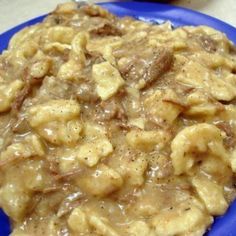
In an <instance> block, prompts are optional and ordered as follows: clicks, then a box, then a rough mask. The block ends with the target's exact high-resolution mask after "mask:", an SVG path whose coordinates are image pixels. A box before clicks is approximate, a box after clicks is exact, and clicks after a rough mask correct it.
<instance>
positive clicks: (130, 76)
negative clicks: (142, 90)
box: [119, 48, 174, 87]
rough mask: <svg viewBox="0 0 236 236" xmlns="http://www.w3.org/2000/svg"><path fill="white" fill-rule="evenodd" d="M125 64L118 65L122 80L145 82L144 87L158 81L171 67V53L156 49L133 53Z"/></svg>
mask: <svg viewBox="0 0 236 236" xmlns="http://www.w3.org/2000/svg"><path fill="white" fill-rule="evenodd" d="M134 53H135V54H134V55H133V56H130V57H129V58H128V60H127V61H128V63H127V64H122V65H119V70H120V73H121V74H122V76H123V77H124V79H126V80H128V81H131V82H132V81H135V82H139V81H140V80H144V81H145V85H144V87H146V86H147V85H149V84H151V83H152V82H154V81H155V80H157V79H159V78H160V77H161V76H162V75H163V74H165V73H166V72H168V71H169V70H170V68H171V66H172V62H173V58H174V57H173V53H172V51H171V50H169V49H167V48H158V49H155V50H152V51H151V50H150V51H148V52H134Z"/></svg>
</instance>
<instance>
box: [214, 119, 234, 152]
mask: <svg viewBox="0 0 236 236" xmlns="http://www.w3.org/2000/svg"><path fill="white" fill-rule="evenodd" d="M215 125H216V126H217V127H218V128H219V129H221V130H222V131H224V132H225V134H226V138H225V139H224V144H225V146H226V147H227V148H229V149H231V148H234V147H235V145H236V135H235V133H234V131H233V127H232V126H231V125H230V123H229V122H227V121H218V122H216V123H215Z"/></svg>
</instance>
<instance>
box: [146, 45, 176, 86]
mask: <svg viewBox="0 0 236 236" xmlns="http://www.w3.org/2000/svg"><path fill="white" fill-rule="evenodd" d="M173 59H174V57H173V53H172V52H171V51H170V50H168V49H165V48H161V49H160V50H158V51H156V52H154V58H153V59H152V60H151V61H150V64H149V65H150V66H149V68H148V76H149V78H148V79H149V81H150V82H152V81H153V80H156V79H158V78H159V77H161V76H162V75H163V74H164V73H165V72H167V71H168V70H169V69H170V68H171V65H172V62H173Z"/></svg>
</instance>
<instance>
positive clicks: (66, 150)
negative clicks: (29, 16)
mask: <svg viewBox="0 0 236 236" xmlns="http://www.w3.org/2000/svg"><path fill="white" fill-rule="evenodd" d="M0 133H1V136H0V207H1V208H3V210H4V211H5V212H6V214H7V215H8V216H9V217H10V218H11V221H12V234H11V235H12V236H42V235H48V236H69V235H71V236H77V235H84V236H89V235H90V236H126V235H129V236H174V235H175V236H198V235H203V234H204V232H205V231H206V230H207V229H208V228H209V227H210V225H211V223H212V222H213V216H218V215H222V214H224V213H225V211H226V210H227V208H228V206H229V204H230V203H231V201H232V200H234V198H235V196H236V195H235V172H236V50H235V47H234V46H233V44H232V43H231V42H230V41H229V40H228V39H227V38H226V36H225V35H224V34H223V33H221V32H218V31H216V30H214V29H212V28H209V27H206V26H199V27H183V28H177V29H173V28H172V27H171V24H170V23H168V22H167V23H165V24H162V25H152V24H149V23H145V22H142V21H138V20H135V19H133V18H130V17H124V18H117V17H115V16H114V15H112V14H111V13H109V12H107V11H106V10H105V9H103V8H101V7H98V6H84V7H81V8H80V9H78V8H77V5H76V4H74V3H67V4H64V5H60V6H58V7H57V9H56V10H55V11H54V12H52V13H51V14H49V16H48V17H46V18H45V20H44V21H43V22H42V23H40V24H37V25H34V26H31V27H28V28H25V29H23V30H22V31H20V32H19V33H17V34H16V35H15V36H14V37H13V38H12V39H11V41H10V44H9V47H8V49H7V50H6V51H4V52H3V54H2V55H1V56H0Z"/></svg>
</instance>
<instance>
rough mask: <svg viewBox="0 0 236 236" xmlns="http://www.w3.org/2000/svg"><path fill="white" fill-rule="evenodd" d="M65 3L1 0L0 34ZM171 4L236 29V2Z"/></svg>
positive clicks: (60, 0)
mask: <svg viewBox="0 0 236 236" xmlns="http://www.w3.org/2000/svg"><path fill="white" fill-rule="evenodd" d="M65 1H66V0H41V1H33V0H11V1H9V0H0V34H1V33H3V32H4V31H6V30H8V29H10V28H12V27H13V26H16V25H18V24H20V23H22V22H24V21H27V20H29V19H32V18H35V17H36V16H39V15H42V14H45V13H47V12H50V11H52V10H53V9H54V8H55V7H56V5H57V4H59V3H63V2H65ZM105 1H108V0H105ZM96 2H98V1H96ZM170 2H171V4H173V5H177V6H183V7H186V8H190V9H193V10H196V11H200V12H202V13H205V14H208V15H211V16H214V17H216V18H218V19H220V20H223V21H225V22H227V23H229V24H231V25H233V26H234V27H236V2H235V0H172V1H170Z"/></svg>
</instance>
